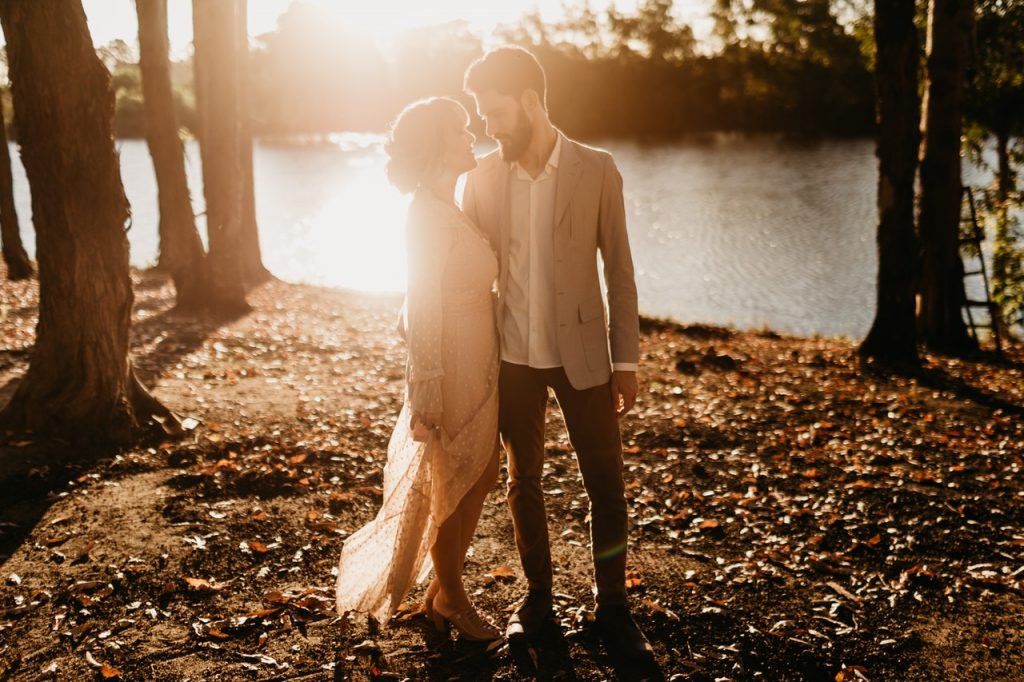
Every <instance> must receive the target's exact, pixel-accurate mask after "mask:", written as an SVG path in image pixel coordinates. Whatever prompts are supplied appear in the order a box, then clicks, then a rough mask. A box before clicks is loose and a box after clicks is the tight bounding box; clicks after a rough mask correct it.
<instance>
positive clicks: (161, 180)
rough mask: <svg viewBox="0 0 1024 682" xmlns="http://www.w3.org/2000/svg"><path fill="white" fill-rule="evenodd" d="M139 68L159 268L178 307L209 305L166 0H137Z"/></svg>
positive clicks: (196, 308)
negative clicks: (175, 90)
mask: <svg viewBox="0 0 1024 682" xmlns="http://www.w3.org/2000/svg"><path fill="white" fill-rule="evenodd" d="M135 7H136V12H137V14H138V18H139V67H140V69H141V71H142V93H143V98H144V105H145V112H146V142H147V143H148V144H149V153H150V155H151V156H152V157H153V169H154V170H155V172H156V182H157V193H158V200H159V205H160V266H161V267H162V268H165V269H166V270H167V271H168V272H170V274H171V279H173V280H174V288H175V291H176V292H177V307H178V309H180V310H183V311H196V310H199V309H201V308H202V307H203V306H204V305H205V301H206V283H205V268H206V263H205V262H204V261H205V258H206V255H205V253H204V251H203V242H202V240H201V239H200V237H199V231H198V230H196V221H195V216H194V215H193V213H192V200H191V198H190V197H189V191H188V179H187V177H186V175H185V147H184V145H183V144H182V142H181V138H180V137H179V136H178V122H177V119H176V116H175V113H174V93H173V90H172V89H171V69H170V63H169V62H168V59H167V52H168V40H167V0H136V1H135Z"/></svg>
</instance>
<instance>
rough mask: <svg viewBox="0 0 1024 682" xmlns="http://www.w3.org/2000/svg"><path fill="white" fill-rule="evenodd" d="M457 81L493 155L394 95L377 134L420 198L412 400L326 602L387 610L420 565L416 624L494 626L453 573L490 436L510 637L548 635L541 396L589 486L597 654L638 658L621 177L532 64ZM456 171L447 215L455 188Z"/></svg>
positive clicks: (442, 112)
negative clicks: (559, 119)
mask: <svg viewBox="0 0 1024 682" xmlns="http://www.w3.org/2000/svg"><path fill="white" fill-rule="evenodd" d="M465 87H466V90H467V91H468V92H469V93H470V94H471V95H472V97H473V99H474V101H475V103H476V108H477V112H478V113H479V115H480V116H481V118H482V119H483V120H484V122H485V124H486V131H487V135H488V136H489V137H491V138H493V139H494V140H495V141H496V142H497V143H498V150H496V151H495V152H493V153H491V154H489V155H487V156H485V157H483V158H482V159H481V160H480V162H479V164H477V160H476V159H475V158H474V156H473V149H472V144H473V142H474V141H475V138H474V136H473V135H472V133H470V132H469V130H468V127H467V126H468V122H469V116H468V114H467V112H466V111H465V109H463V107H462V106H461V105H460V104H458V103H457V102H455V101H454V100H451V99H446V98H433V99H428V100H424V101H420V102H416V103H414V104H412V105H410V106H409V107H407V108H406V109H405V110H404V111H403V112H402V113H401V115H400V116H399V117H398V119H397V120H396V122H395V123H394V125H393V127H392V130H391V135H390V140H389V142H388V146H387V153H388V156H389V162H388V176H389V179H390V180H391V182H392V183H394V184H395V185H396V187H397V188H398V189H399V190H402V191H404V192H413V193H414V197H413V200H412V203H411V204H410V208H409V216H408V224H407V234H408V265H409V279H408V291H407V296H406V305H405V310H404V314H403V319H402V324H401V325H400V331H401V332H402V333H403V335H404V337H405V339H406V342H407V344H408V362H407V366H406V396H405V403H404V405H403V408H402V411H401V414H400V415H399V418H398V423H397V425H396V426H395V430H394V432H393V434H392V436H391V441H390V443H389V445H388V461H387V465H386V467H385V469H384V500H383V506H382V508H381V510H380V512H379V513H378V515H377V517H376V518H375V519H374V520H373V521H371V522H370V523H369V524H367V525H366V526H364V527H363V528H361V529H360V530H359V531H357V532H356V533H354V534H353V535H352V536H351V537H350V538H349V539H348V540H347V541H346V542H345V546H344V548H343V550H342V556H341V560H340V563H339V567H338V570H339V573H338V585H337V602H338V610H339V612H340V613H343V614H344V613H346V612H348V611H362V612H368V613H370V614H372V615H373V616H375V617H376V618H377V619H378V620H380V621H382V622H383V621H384V620H386V619H387V618H388V617H390V615H391V614H393V613H394V611H395V609H396V608H397V607H398V605H399V604H400V603H401V601H402V599H403V598H404V597H405V596H406V594H407V593H408V591H409V589H410V588H411V587H412V585H413V584H414V583H415V582H418V581H422V580H425V579H426V578H427V577H428V576H429V574H430V569H431V568H433V572H434V576H433V578H432V580H431V582H430V584H429V587H428V588H427V592H426V598H425V604H424V610H425V611H426V614H427V616H428V618H430V619H432V620H433V622H434V624H435V625H436V626H437V627H438V628H439V629H442V630H443V631H446V632H447V631H448V629H449V627H452V628H454V629H455V630H457V631H458V632H459V634H460V636H461V637H463V638H465V639H469V640H479V641H490V640H494V639H498V638H500V637H501V636H502V634H503V633H502V630H501V629H499V628H498V627H496V626H495V625H494V623H493V622H492V621H491V620H489V619H488V618H487V617H486V616H485V615H483V614H481V613H480V612H478V611H477V610H476V609H475V608H474V606H473V604H472V603H471V601H470V598H469V596H468V595H467V593H466V591H465V588H464V585H463V581H462V571H463V564H464V560H465V555H466V551H467V549H468V548H469V545H470V542H471V540H472V538H473V534H474V532H475V530H476V525H477V521H478V520H479V518H480V513H481V510H482V509H483V503H484V499H485V497H486V495H487V493H488V492H489V491H490V490H491V489H492V488H493V486H494V483H495V481H496V478H497V475H498V470H499V448H500V445H503V446H504V449H505V452H506V454H507V457H508V501H509V507H510V508H511V512H512V520H513V526H514V528H515V540H516V547H517V548H518V550H519V557H520V559H521V562H522V567H523V572H524V574H525V576H526V579H527V584H528V592H527V594H526V595H525V599H524V600H523V601H522V602H521V604H520V605H519V607H518V608H517V609H516V610H515V612H514V613H513V615H512V617H511V618H510V620H509V622H508V624H507V627H506V628H505V634H506V635H507V636H508V637H509V638H510V639H514V638H525V639H531V638H533V637H535V636H536V635H537V634H538V633H540V632H541V631H542V629H543V626H544V625H545V623H547V622H548V621H549V620H550V619H551V616H552V566H551V550H550V545H549V540H548V528H547V516H546V514H545V509H544V493H543V489H542V474H543V463H544V427H545V416H546V415H545V412H546V405H547V400H548V390H549V389H553V390H554V393H555V397H556V398H557V400H558V404H559V407H560V408H561V411H562V414H563V417H564V420H565V425H566V427H567V429H568V432H569V440H570V442H571V443H572V445H573V447H574V449H575V450H576V456H577V462H578V464H579V469H580V473H581V475H582V478H583V485H584V487H585V489H586V491H587V495H588V496H589V498H590V516H591V543H592V547H591V549H592V552H593V558H594V572H595V578H596V580H595V582H596V594H597V609H596V613H595V616H596V620H595V625H596V627H597V629H598V632H599V633H600V635H601V637H602V639H603V640H604V642H605V644H606V646H608V648H609V649H611V650H614V651H615V652H617V653H618V654H620V655H624V656H626V657H637V658H646V657H649V656H650V654H651V647H650V644H649V643H648V642H647V640H646V638H645V637H644V635H643V633H642V632H641V631H640V629H639V628H638V627H637V626H636V624H635V623H634V621H633V619H632V617H631V615H630V611H629V607H628V604H627V599H626V591H625V567H626V537H627V512H626V500H625V486H624V484H623V472H622V469H623V466H622V442H621V437H620V434H619V424H618V419H619V417H620V416H622V415H623V414H625V413H626V412H628V411H629V410H630V409H631V408H632V406H633V403H634V401H635V400H636V395H637V379H636V370H637V363H638V361H639V323H638V314H637V294H636V285H635V282H634V276H633V262H632V256H631V255H630V249H629V241H628V238H627V234H626V221H625V211H624V204H623V196H622V179H621V176H620V175H619V172H618V170H617V169H616V167H615V164H614V162H613V160H612V158H611V156H610V155H609V154H608V153H606V152H604V151H600V150H597V149H593V148H590V147H586V146H584V145H582V144H579V143H577V142H575V141H573V140H571V139H569V138H567V137H566V136H565V135H563V134H562V133H561V132H560V131H558V130H557V129H556V128H555V127H554V126H553V125H552V124H551V122H550V120H549V118H548V113H547V107H546V102H545V96H546V78H545V75H544V71H543V69H542V68H541V66H540V64H539V63H538V62H537V60H536V58H535V57H534V56H533V55H532V54H531V53H529V52H528V51H526V50H523V49H521V48H518V47H501V48H498V49H495V50H492V51H490V52H488V53H487V54H485V55H484V56H483V57H481V58H480V59H478V60H477V61H476V62H474V63H473V64H472V65H470V67H469V69H468V70H467V72H466V76H465ZM467 172H468V173H469V175H468V177H467V180H466V187H465V193H464V196H463V200H462V206H461V209H460V207H459V206H458V205H457V204H456V201H455V187H456V183H457V180H458V179H459V177H460V176H461V175H462V174H463V173H467ZM598 252H600V254H601V260H602V262H603V263H604V277H605V282H606V288H607V291H608V308H609V316H608V319H607V320H606V317H605V304H604V300H603V298H602V295H601V286H600V280H599V274H598V265H597V255H598ZM495 290H496V291H495ZM609 351H610V352H609ZM499 434H500V438H499Z"/></svg>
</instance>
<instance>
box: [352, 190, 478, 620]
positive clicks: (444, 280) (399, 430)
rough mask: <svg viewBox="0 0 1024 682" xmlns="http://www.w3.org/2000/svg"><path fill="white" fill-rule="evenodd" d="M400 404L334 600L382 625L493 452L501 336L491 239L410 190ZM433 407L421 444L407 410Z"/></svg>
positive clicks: (419, 575) (423, 571) (422, 573)
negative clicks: (434, 422) (430, 428)
mask: <svg viewBox="0 0 1024 682" xmlns="http://www.w3.org/2000/svg"><path fill="white" fill-rule="evenodd" d="M407 235H408V239H407V243H408V257H409V285H408V290H407V295H406V305H405V311H406V312H405V325H404V326H405V329H406V330H407V331H406V333H405V337H406V341H407V343H408V362H407V364H406V395H405V403H404V405H403V407H402V410H401V412H400V414H399V415H398V423H397V424H396V425H395V429H394V431H393V432H392V434H391V440H390V443H389V444H388V461H387V465H386V466H385V468H384V501H383V505H382V507H381V509H380V511H379V512H378V514H377V516H376V518H375V519H374V520H373V521H371V522H370V523H368V524H367V525H365V526H363V527H362V528H360V529H359V530H358V531H356V532H355V533H354V534H353V535H352V536H351V537H349V538H348V540H346V541H345V545H344V547H343V548H342V553H341V560H340V561H339V563H338V583H337V608H338V612H339V613H341V614H344V613H346V612H348V611H360V612H366V613H369V614H371V615H373V616H374V617H375V618H376V619H377V620H378V621H380V622H384V621H386V620H387V619H388V618H390V616H391V615H392V614H393V613H394V612H395V609H396V608H397V607H398V605H399V604H400V603H401V602H402V599H404V597H405V595H406V594H407V593H408V591H409V589H410V588H411V587H412V585H413V582H414V581H416V582H418V581H422V580H424V579H425V578H426V577H427V575H428V574H429V573H430V569H431V567H432V562H431V560H430V554H429V551H430V547H431V546H432V545H433V543H434V540H435V538H436V537H437V529H438V526H440V524H441V523H443V522H444V520H445V519H447V518H448V516H449V515H450V514H451V513H452V512H453V511H455V508H456V507H457V506H458V504H459V501H460V500H461V499H462V498H463V497H464V496H465V494H466V493H467V492H468V490H469V489H470V488H471V487H472V486H473V484H474V483H476V481H477V480H479V478H480V476H481V475H482V473H483V470H484V468H485V467H486V465H487V463H488V462H489V461H490V459H491V458H492V457H494V456H495V453H496V452H497V448H498V391H497V389H498V335H497V327H496V325H495V320H494V303H493V302H494V298H493V297H494V294H493V293H492V288H493V284H494V281H495V279H496V277H497V275H498V264H497V259H496V257H495V255H494V252H493V251H492V249H491V247H490V244H489V243H488V241H487V240H486V239H485V238H484V236H483V235H482V234H481V233H480V232H478V231H477V229H476V228H475V227H474V226H473V225H472V223H471V222H470V221H469V219H468V218H466V217H465V215H464V214H463V213H462V212H461V211H459V210H458V208H456V207H455V206H454V205H451V204H448V203H446V202H444V201H442V200H440V199H438V198H436V197H435V196H434V195H432V194H430V193H427V192H423V191H420V192H417V194H416V196H415V197H414V198H413V201H412V204H411V205H410V207H409V217H408V223H407ZM414 412H415V413H419V414H432V413H433V414H440V415H441V427H440V428H439V429H437V430H436V431H434V432H433V434H432V435H431V437H430V438H429V439H428V440H427V441H426V442H418V441H415V440H413V435H412V430H411V428H410V427H411V425H410V420H411V417H412V414H413V413H414Z"/></svg>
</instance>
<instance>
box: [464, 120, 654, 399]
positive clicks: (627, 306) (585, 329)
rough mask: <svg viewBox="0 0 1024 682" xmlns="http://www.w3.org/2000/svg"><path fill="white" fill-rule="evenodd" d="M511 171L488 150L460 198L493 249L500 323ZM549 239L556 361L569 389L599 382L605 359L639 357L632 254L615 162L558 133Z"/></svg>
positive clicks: (608, 362) (606, 374)
mask: <svg viewBox="0 0 1024 682" xmlns="http://www.w3.org/2000/svg"><path fill="white" fill-rule="evenodd" d="M559 134H561V133H559ZM510 176H511V165H510V164H508V163H506V162H504V161H502V160H501V157H500V156H499V154H498V152H497V151H494V152H492V153H490V154H488V155H487V156H485V157H483V158H482V159H480V163H479V165H478V166H477V168H476V169H475V170H473V171H471V172H470V174H469V177H468V178H467V180H466V190H465V193H464V195H463V200H462V208H463V210H464V211H465V212H466V214H467V215H468V216H469V217H470V218H471V219H472V220H473V222H475V223H476V224H477V225H478V226H479V227H480V229H481V231H482V232H483V233H484V234H486V235H487V237H488V239H490V241H491V245H492V246H493V247H494V249H495V251H497V253H498V261H499V264H500V269H499V275H498V295H499V296H498V324H499V326H500V325H501V324H502V321H503V314H504V300H503V295H504V292H505V286H506V283H507V281H508V267H509V265H508V264H509V230H510V228H511V219H512V218H511V210H510V207H509V204H508V202H509V192H510V184H509V181H510ZM551 238H552V239H553V240H554V249H553V253H554V258H555V278H554V282H555V289H556V304H555V306H556V317H557V320H556V321H557V324H558V350H559V352H560V354H561V357H562V366H563V367H564V368H565V373H566V375H567V376H568V378H569V382H570V383H571V384H572V385H573V387H574V388H576V389H579V390H582V389H585V388H590V387H593V386H598V385H600V384H603V383H606V382H607V381H608V380H609V378H610V377H611V371H612V362H616V363H630V364H636V363H638V362H639V359H640V328H639V327H640V325H639V317H638V311H637V295H636V281H635V279H634V276H633V257H632V255H631V253H630V250H629V238H628V236H627V234H626V211H625V206H624V204H623V198H622V176H621V175H619V171H618V169H617V168H616V167H615V162H614V161H613V160H612V157H611V155H610V154H609V153H608V152H605V151H602V150H600V149H594V148H592V147H587V146H586V145H582V144H580V143H578V142H574V141H573V140H570V139H569V138H567V137H565V136H564V135H563V136H562V152H561V158H560V159H559V163H558V175H557V184H556V186H555V218H554V232H553V234H552V235H551ZM598 251H600V252H601V260H602V261H603V263H604V278H605V284H606V285H607V289H608V311H609V314H608V316H606V314H605V303H604V299H603V298H602V296H601V283H600V280H599V279H598V270H597V253H598ZM609 342H610V356H609Z"/></svg>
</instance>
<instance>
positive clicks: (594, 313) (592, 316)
mask: <svg viewBox="0 0 1024 682" xmlns="http://www.w3.org/2000/svg"><path fill="white" fill-rule="evenodd" d="M579 315H580V324H585V323H587V322H591V321H593V320H597V319H601V320H603V319H604V301H603V300H602V299H601V298H600V297H598V298H590V299H587V300H585V301H583V302H582V303H580V308H579Z"/></svg>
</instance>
